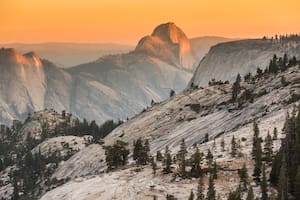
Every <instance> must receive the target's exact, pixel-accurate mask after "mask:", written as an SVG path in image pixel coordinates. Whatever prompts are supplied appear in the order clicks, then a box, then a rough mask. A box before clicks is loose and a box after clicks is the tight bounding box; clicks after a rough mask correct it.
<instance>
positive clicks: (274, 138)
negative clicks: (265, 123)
mask: <svg viewBox="0 0 300 200" xmlns="http://www.w3.org/2000/svg"><path fill="white" fill-rule="evenodd" d="M277 138H278V131H277V128H276V127H275V128H274V130H273V140H277Z"/></svg>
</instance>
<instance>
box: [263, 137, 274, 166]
mask: <svg viewBox="0 0 300 200" xmlns="http://www.w3.org/2000/svg"><path fill="white" fill-rule="evenodd" d="M264 160H265V161H266V162H267V163H270V162H272V160H273V140H272V137H271V135H270V134H269V132H268V135H267V137H266V138H265V146H264Z"/></svg>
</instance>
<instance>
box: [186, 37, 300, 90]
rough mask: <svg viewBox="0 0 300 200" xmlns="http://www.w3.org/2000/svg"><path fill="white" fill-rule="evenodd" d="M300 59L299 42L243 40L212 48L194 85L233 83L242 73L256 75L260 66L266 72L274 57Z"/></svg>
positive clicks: (195, 77) (194, 77) (196, 76)
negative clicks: (212, 81)
mask: <svg viewBox="0 0 300 200" xmlns="http://www.w3.org/2000/svg"><path fill="white" fill-rule="evenodd" d="M284 53H287V55H288V56H296V57H297V58H300V42H295V41H290V42H279V41H271V40H260V39H251V40H240V41H233V42H226V43H221V44H217V45H215V46H213V47H212V48H211V49H210V51H209V53H208V54H207V55H206V56H205V57H204V58H203V59H202V61H201V62H200V64H199V66H198V67H197V69H196V71H195V73H194V76H193V78H192V80H191V83H193V84H194V85H199V86H205V85H207V84H208V82H209V81H210V80H211V79H212V78H215V79H216V80H223V81H225V80H229V81H233V80H234V79H235V78H236V75H237V74H238V73H240V74H241V75H245V74H247V73H248V72H251V73H252V74H255V73H256V70H257V67H260V68H261V69H265V67H266V66H267V65H268V64H269V60H270V59H271V58H272V57H273V55H274V54H277V56H283V54H284Z"/></svg>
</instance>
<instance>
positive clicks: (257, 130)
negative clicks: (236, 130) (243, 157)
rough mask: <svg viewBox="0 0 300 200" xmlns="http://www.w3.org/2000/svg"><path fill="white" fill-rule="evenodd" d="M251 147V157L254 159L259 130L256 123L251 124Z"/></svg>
mask: <svg viewBox="0 0 300 200" xmlns="http://www.w3.org/2000/svg"><path fill="white" fill-rule="evenodd" d="M253 132H254V134H253V143H252V144H253V146H252V157H253V158H254V157H255V155H256V142H257V140H259V128H258V124H257V123H256V121H254V122H253Z"/></svg>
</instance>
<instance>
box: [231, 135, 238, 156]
mask: <svg viewBox="0 0 300 200" xmlns="http://www.w3.org/2000/svg"><path fill="white" fill-rule="evenodd" d="M236 154H237V143H236V141H235V137H234V135H233V136H232V139H231V156H232V157H235V156H236Z"/></svg>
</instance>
